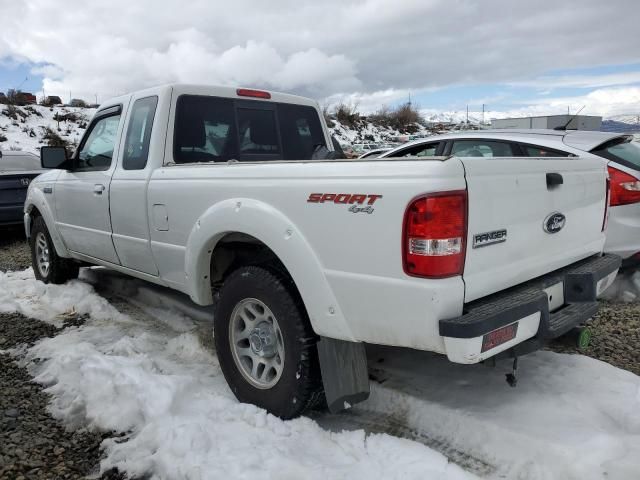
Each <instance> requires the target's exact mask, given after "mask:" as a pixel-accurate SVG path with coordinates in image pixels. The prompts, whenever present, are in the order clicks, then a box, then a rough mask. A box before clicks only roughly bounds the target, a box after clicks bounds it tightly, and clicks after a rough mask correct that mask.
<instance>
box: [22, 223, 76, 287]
mask: <svg viewBox="0 0 640 480" xmlns="http://www.w3.org/2000/svg"><path fill="white" fill-rule="evenodd" d="M29 244H30V247H31V264H32V266H33V273H34V274H35V276H36V278H37V279H38V280H41V281H43V282H44V283H65V282H66V281H67V280H72V279H74V278H77V277H78V272H79V269H80V267H79V265H78V264H77V263H75V262H74V261H73V260H69V259H66V258H62V257H59V256H58V254H57V253H56V248H55V246H54V245H53V242H52V241H51V235H50V234H49V230H48V229H47V224H46V223H45V221H44V219H43V218H42V217H36V219H35V220H34V222H33V227H31V238H30V241H29Z"/></svg>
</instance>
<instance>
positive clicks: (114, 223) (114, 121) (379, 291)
mask: <svg viewBox="0 0 640 480" xmlns="http://www.w3.org/2000/svg"><path fill="white" fill-rule="evenodd" d="M333 149H334V147H333V144H332V140H331V137H330V134H329V131H328V129H327V127H326V125H325V123H324V119H323V116H322V111H321V110H320V108H319V106H318V105H317V103H316V102H314V101H312V100H309V99H306V98H302V97H298V96H292V95H285V94H280V93H273V92H267V91H263V90H250V89H244V88H239V89H235V88H228V87H207V86H193V85H180V84H177V85H169V86H163V87H157V88H153V89H149V90H144V91H141V92H136V93H133V94H129V95H125V96H122V97H118V98H115V99H112V100H110V101H107V102H105V103H104V104H103V105H102V106H101V108H100V110H98V112H97V113H96V114H95V117H94V118H93V120H92V121H91V124H90V125H89V127H88V128H87V131H86V133H85V135H84V137H83V139H82V140H81V142H80V144H79V147H78V149H77V151H76V153H75V154H74V156H73V157H71V158H67V157H66V150H64V149H63V148H59V147H43V148H42V150H41V157H42V163H43V165H44V166H46V167H51V168H55V170H53V171H50V172H47V173H45V174H43V175H42V176H40V177H38V178H37V179H36V180H35V181H34V182H33V183H32V184H31V186H30V188H29V193H28V196H27V199H26V201H25V207H24V211H25V217H24V221H25V230H26V232H27V235H28V236H29V239H30V246H31V249H32V255H33V269H34V273H35V275H36V277H37V278H38V279H40V280H42V281H44V282H48V283H62V282H64V281H66V280H68V279H71V278H74V277H75V276H77V274H78V267H79V266H80V264H81V263H80V262H82V264H91V265H102V266H105V267H109V268H112V269H114V270H117V271H119V272H122V273H124V274H127V275H131V276H134V277H137V278H141V279H144V280H148V281H150V282H153V283H157V284H160V285H164V286H167V287H170V288H172V289H175V290H178V291H181V292H184V293H185V294H187V295H189V296H190V297H191V299H192V300H193V301H194V302H195V303H197V304H199V305H213V304H214V303H215V314H214V317H213V323H214V340H215V346H216V352H217V356H218V359H219V362H220V366H221V369H222V372H223V373H224V376H225V378H226V379H227V382H228V383H229V385H230V387H231V390H232V391H233V392H234V394H235V395H236V397H237V398H238V399H239V400H240V401H243V402H249V403H254V404H256V405H259V406H261V407H263V408H265V409H267V410H268V411H269V412H271V413H273V414H275V415H278V416H280V417H282V418H291V417H295V416H297V415H299V414H301V413H302V412H304V411H305V410H307V409H308V408H310V407H312V406H313V405H315V404H316V403H317V402H318V400H319V399H326V401H327V404H328V406H329V408H330V409H331V410H332V411H336V410H340V409H343V408H345V405H353V404H354V403H357V402H359V401H362V400H364V399H365V398H367V396H368V393H369V390H368V389H369V379H368V371H367V358H366V354H365V349H364V343H371V344H383V345H395V346H400V347H409V348H414V349H419V350H427V351H433V352H438V353H440V354H443V355H446V356H447V357H448V358H449V360H451V361H452V362H456V363H464V364H473V363H478V362H481V361H484V360H487V359H490V358H494V359H495V358H497V357H500V356H504V357H508V358H513V357H517V356H518V355H522V354H525V353H527V352H530V351H533V350H536V349H538V348H540V347H541V346H542V345H544V344H545V343H546V342H548V341H550V339H553V338H556V337H558V336H560V335H563V334H565V333H567V332H569V331H571V330H572V329H573V328H574V327H576V326H578V325H581V324H582V323H584V322H585V321H587V319H589V318H591V317H592V316H593V315H594V313H595V312H596V311H597V308H598V303H597V301H596V298H597V296H598V294H599V293H600V292H602V291H603V290H604V289H605V288H606V287H607V286H608V285H609V284H610V283H611V282H612V281H613V279H614V277H615V275H616V273H617V271H618V267H619V265H620V259H619V257H616V256H615V255H605V256H603V255H602V248H603V246H604V242H605V232H604V230H605V226H606V225H605V224H604V223H605V222H604V219H605V218H606V215H607V206H608V203H607V185H608V183H607V178H606V177H607V172H606V165H605V163H604V162H603V161H602V160H601V159H599V158H586V159H583V160H582V161H579V162H577V161H573V160H571V159H562V158H560V159H558V158H549V159H543V160H541V161H539V162H531V161H529V160H528V159H526V158H522V157H517V156H514V157H511V158H508V159H503V161H501V162H500V164H499V165H498V164H497V163H495V164H493V167H490V168H487V165H491V164H490V163H489V162H486V161H484V160H481V159H478V158H459V157H453V156H450V157H449V158H434V159H430V160H428V161H423V160H419V161H416V159H393V160H389V161H380V160H378V159H376V165H375V167H376V168H371V165H368V164H367V162H366V160H365V161H349V160H337V159H336V152H335V151H334V150H333ZM321 151H322V154H320V152H321ZM563 178H564V179H565V181H564V183H562V182H561V181H559V180H562V179H563ZM214 299H215V300H216V301H215V302H214ZM514 368H515V365H514ZM512 380H513V379H512ZM512 383H513V382H512ZM323 391H324V395H323Z"/></svg>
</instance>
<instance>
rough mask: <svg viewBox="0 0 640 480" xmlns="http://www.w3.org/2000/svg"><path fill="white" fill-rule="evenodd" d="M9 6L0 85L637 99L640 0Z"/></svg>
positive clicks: (606, 109)
mask: <svg viewBox="0 0 640 480" xmlns="http://www.w3.org/2000/svg"><path fill="white" fill-rule="evenodd" d="M0 11H1V12H2V14H3V15H2V20H0V25H1V28H0V91H6V90H7V89H8V88H15V87H17V86H19V85H22V87H21V88H22V89H23V90H25V91H29V90H31V91H33V92H34V93H37V94H38V96H40V95H42V92H43V91H44V92H45V93H46V94H47V95H59V96H61V97H62V98H63V99H68V98H69V96H73V97H74V98H84V99H86V100H89V101H94V100H95V98H96V97H97V98H98V101H101V100H104V99H106V98H108V97H110V96H114V95H118V94H121V93H126V92H130V91H133V90H136V89H140V88H145V87H149V86H153V85H159V84H163V83H168V82H176V81H177V82H188V83H206V84H223V85H243V86H253V87H258V88H266V89H272V90H279V91H285V92H292V93H297V94H301V95H305V96H310V97H313V98H315V99H317V100H318V101H319V102H320V103H321V104H323V105H329V106H331V105H336V104H338V103H340V102H348V103H353V104H357V105H358V108H359V110H360V111H361V112H362V113H370V112H373V111H376V110H378V109H379V108H381V107H382V106H383V105H386V106H394V105H397V104H399V103H402V102H406V101H408V100H409V98H410V99H411V101H412V102H413V103H414V104H415V105H418V106H419V107H420V108H421V109H423V110H424V111H425V112H430V111H433V112H439V111H463V110H465V108H466V106H467V105H468V106H469V109H470V110H471V111H480V110H482V105H483V104H484V105H485V108H486V110H487V111H489V112H490V113H489V114H488V115H490V116H505V115H511V114H512V115H527V114H551V113H566V112H567V110H569V111H571V112H573V113H575V112H576V111H577V110H578V109H580V108H581V107H583V106H584V109H583V110H582V113H584V114H592V115H604V116H613V115H617V114H637V113H640V35H638V34H637V29H638V26H637V22H638V19H639V18H640V2H638V1H637V0H613V1H610V2H602V1H601V0H580V1H578V0H566V1H563V2H558V1H557V0H552V1H551V0H537V1H535V2H529V1H527V2H521V1H513V0H510V1H504V0H404V1H402V2H390V1H386V0H353V1H352V0H325V1H323V2H318V1H303V0H271V1H269V2H262V1H257V0H253V1H249V0H234V1H233V2H228V1H227V2H221V1H216V0H191V1H189V2H185V1H177V0H136V1H135V2H132V1H131V0H110V1H109V2H87V1H86V0H82V1H80V0H65V1H57V2H56V1H52V0H20V1H16V0H0ZM25 78H27V80H26V81H25ZM23 82H24V83H23Z"/></svg>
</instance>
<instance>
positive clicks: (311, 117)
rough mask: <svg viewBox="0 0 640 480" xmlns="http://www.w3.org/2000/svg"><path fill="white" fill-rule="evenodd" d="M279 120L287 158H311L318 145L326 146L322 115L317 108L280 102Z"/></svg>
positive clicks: (284, 155)
mask: <svg viewBox="0 0 640 480" xmlns="http://www.w3.org/2000/svg"><path fill="white" fill-rule="evenodd" d="M278 121H279V122H280V135H281V137H282V150H283V152H282V154H283V158H284V159H285V160H310V159H311V157H312V155H313V151H314V149H315V148H316V147H318V146H320V145H321V146H325V147H326V142H325V139H324V132H323V131H322V126H321V125H320V117H319V116H318V111H317V110H316V109H315V108H313V107H308V106H303V105H290V104H285V103H280V104H278Z"/></svg>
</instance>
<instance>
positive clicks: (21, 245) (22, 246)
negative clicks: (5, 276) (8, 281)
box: [0, 226, 31, 271]
mask: <svg viewBox="0 0 640 480" xmlns="http://www.w3.org/2000/svg"><path fill="white" fill-rule="evenodd" d="M30 266H31V253H30V251H29V245H28V244H27V239H26V237H25V235H24V229H23V228H22V227H20V226H18V227H11V228H6V227H5V228H2V227H0V271H7V270H24V269H25V268H27V267H30Z"/></svg>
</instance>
